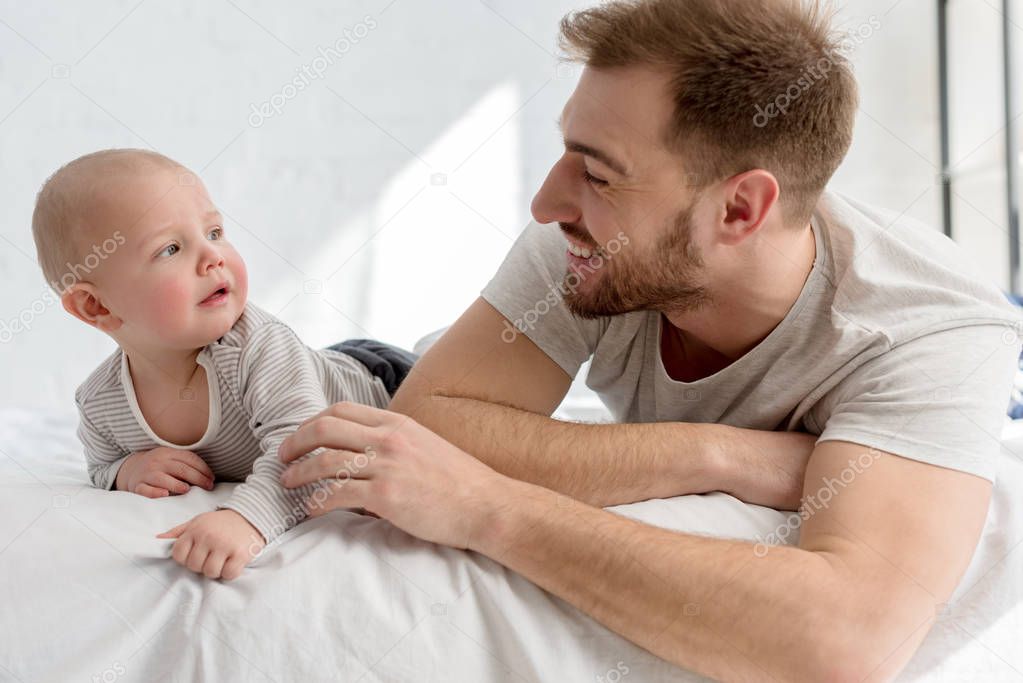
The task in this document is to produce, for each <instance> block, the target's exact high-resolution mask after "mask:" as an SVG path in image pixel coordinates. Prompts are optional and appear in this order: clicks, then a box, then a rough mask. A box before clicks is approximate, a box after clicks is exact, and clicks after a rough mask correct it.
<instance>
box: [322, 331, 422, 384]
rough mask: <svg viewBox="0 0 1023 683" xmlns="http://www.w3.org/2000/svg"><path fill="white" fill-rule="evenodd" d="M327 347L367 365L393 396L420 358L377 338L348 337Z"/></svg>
mask: <svg viewBox="0 0 1023 683" xmlns="http://www.w3.org/2000/svg"><path fill="white" fill-rule="evenodd" d="M327 348H328V349H331V350H333V351H340V352H341V353H343V354H345V355H348V356H351V357H352V358H354V359H355V360H357V361H359V362H360V363H362V364H363V365H365V366H366V368H367V369H368V370H369V371H370V372H371V373H373V375H374V376H375V377H379V378H380V381H381V382H383V383H384V387H385V388H386V389H387V393H388V394H390V395H391V396H394V392H396V391H398V387H400V386H401V383H402V382H404V381H405V377H407V376H408V373H409V370H411V369H412V365H413V364H415V362H416V360H418V358H419V356H417V355H416V354H414V353H412V352H411V351H406V350H405V349H399V348H398V347H397V346H391V345H390V344H385V343H384V342H381V341H377V340H375V339H347V340H345V341H343V342H339V343H337V344H334V345H333V346H328V347H327Z"/></svg>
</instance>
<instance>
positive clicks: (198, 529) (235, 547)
mask: <svg viewBox="0 0 1023 683" xmlns="http://www.w3.org/2000/svg"><path fill="white" fill-rule="evenodd" d="M157 538H174V539H177V540H175V541H174V550H173V552H172V557H173V558H174V561H175V562H177V563H178V564H180V565H182V566H184V567H188V568H189V569H191V570H192V571H193V572H195V573H197V574H203V575H205V576H207V577H209V578H211V579H219V578H221V577H223V578H225V579H228V580H230V579H234V578H236V577H237V576H238V575H240V574H241V573H242V570H243V569H244V568H245V565H247V564H248V563H249V562H251V561H252V560H253V559H254V558H255V557H256V555H258V554H259V553H260V551H261V550H263V547H264V546H265V545H266V541H265V540H264V539H263V536H262V535H261V534H260V533H259V531H257V530H256V527H254V526H252V525H251V524H250V523H249V521H248V520H247V519H245V518H244V517H242V516H241V515H240V514H238V513H237V512H235V511H234V510H216V511H214V512H204V513H203V514H201V515H196V516H195V517H193V518H192V519H190V520H189V521H187V522H185V523H184V524H179V525H177V526H176V527H174V528H173V529H170V530H169V531H165V532H163V533H162V534H159V535H158V536H157Z"/></svg>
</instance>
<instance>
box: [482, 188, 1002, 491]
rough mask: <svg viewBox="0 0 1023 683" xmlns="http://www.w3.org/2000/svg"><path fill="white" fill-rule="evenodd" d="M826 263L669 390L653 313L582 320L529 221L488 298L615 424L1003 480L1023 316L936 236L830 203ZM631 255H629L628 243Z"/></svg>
mask: <svg viewBox="0 0 1023 683" xmlns="http://www.w3.org/2000/svg"><path fill="white" fill-rule="evenodd" d="M811 223H812V227H813V231H814V236H815V238H816V243H817V244H816V248H817V255H816V259H815V260H814V264H813V270H812V271H811V272H810V275H809V277H808V278H807V281H806V283H805V284H804V286H803V290H802V292H801V293H800V295H799V297H798V299H797V300H796V302H795V304H794V305H793V306H792V308H791V309H790V310H789V312H788V314H787V315H786V316H785V318H784V319H783V320H782V321H781V323H779V325H778V326H777V327H776V328H775V329H774V330H773V331H772V332H771V333H770V334H769V335H768V336H767V338H765V339H764V340H763V341H761V342H760V343H759V344H758V345H757V346H756V347H754V348H753V349H752V350H751V351H750V352H748V353H747V354H746V355H744V356H742V357H741V358H739V359H738V360H736V361H735V362H733V363H732V364H731V365H729V366H728V367H726V368H724V369H723V370H720V371H719V372H717V373H715V374H713V375H710V376H708V377H705V378H703V379H700V380H698V381H694V382H679V381H676V380H673V379H671V377H670V376H669V375H668V374H667V372H666V371H665V369H664V364H663V362H662V359H661V353H660V331H661V319H662V316H661V315H660V314H659V313H658V312H656V311H635V312H633V313H627V314H624V315H618V316H611V317H604V318H599V319H596V320H584V319H581V318H578V317H576V316H574V315H572V314H571V312H570V311H569V310H568V309H567V307H566V306H565V305H564V303H563V302H562V299H561V293H562V291H563V289H562V285H561V283H562V282H563V279H564V275H565V272H566V260H565V248H566V242H565V240H564V238H563V237H562V235H561V231H560V230H559V228H558V226H557V225H538V224H535V223H534V224H531V225H529V226H528V227H527V228H526V229H525V231H523V233H522V234H521V235H520V236H519V239H518V240H517V241H516V243H515V244H514V246H513V247H512V249H511V251H510V252H509V254H508V256H507V257H506V258H505V261H504V263H503V264H502V265H501V267H500V269H499V270H498V272H497V274H496V275H495V276H494V278H493V279H492V280H491V281H490V283H489V284H487V286H486V287H485V288H484V290H483V292H482V296H483V298H484V299H485V300H486V301H487V302H489V303H490V304H491V305H492V306H494V307H495V308H496V309H497V310H498V311H500V313H501V314H502V315H504V317H505V318H507V319H508V321H509V322H510V323H511V324H513V325H514V326H515V327H516V328H518V329H519V330H520V331H522V332H523V333H525V334H526V336H528V337H529V338H530V339H531V340H532V341H533V342H534V343H535V344H536V345H537V346H539V347H540V348H541V349H542V350H543V351H544V352H545V353H546V354H547V355H548V356H550V357H551V358H552V359H553V360H554V361H555V362H556V363H557V364H558V365H559V366H561V368H563V369H564V370H565V372H567V373H568V374H569V375H570V376H572V377H575V375H576V374H577V373H578V372H579V368H580V366H581V365H582V364H583V363H584V362H585V361H586V360H588V359H591V358H592V362H591V364H590V369H589V374H588V375H587V378H586V384H587V386H589V387H590V388H591V389H593V390H594V391H595V392H596V393H597V394H598V395H599V396H600V398H601V400H602V401H603V402H604V404H605V405H606V406H607V407H608V409H609V410H610V411H611V414H612V415H613V416H614V418H615V419H616V420H617V421H619V422H665V421H677V422H702V423H720V424H727V425H732V426H735V427H746V428H750V429H760V430H788V431H805V432H808V433H811V434H815V435H819V436H820V439H819V440H818V441H829V440H834V441H850V442H853V443H858V444H862V445H864V446H867V447H870V448H876V449H879V450H882V451H886V452H890V453H894V454H896V455H900V456H903V457H906V458H911V459H913V460H919V461H922V462H928V463H932V464H935V465H940V466H942V467H948V468H951V469H955V470H961V471H964V472H970V473H972V474H975V475H978V476H981V477H983V478H985V479H988V480H991V481H994V480H995V462H996V455H997V453H998V449H999V434H1000V432H1001V429H1002V426H1003V422H1004V420H1005V419H1006V418H1005V412H1006V408H1007V406H1008V401H1009V394H1010V390H1011V384H1012V379H1013V375H1014V373H1015V369H1016V363H1017V358H1018V356H1019V352H1020V334H1019V332H1020V329H1021V318H1020V316H1019V314H1018V313H1017V311H1016V309H1015V308H1014V307H1013V306H1012V305H1011V304H1009V302H1008V301H1007V300H1006V299H1005V297H1004V296H1003V295H1002V294H1001V292H1000V291H999V290H998V288H997V287H995V286H994V285H993V284H991V283H989V282H988V281H987V280H986V278H984V277H983V276H982V275H980V274H978V273H976V272H971V270H970V269H969V268H968V267H967V266H966V258H965V255H964V254H963V252H962V251H961V250H960V249H959V247H958V246H957V245H956V244H955V243H954V242H952V240H950V239H948V238H946V237H945V236H944V235H942V234H941V233H939V232H937V231H935V230H933V229H931V228H929V227H927V226H925V225H922V224H921V223H919V222H917V221H914V220H912V219H909V218H907V217H905V216H902V215H897V214H896V213H894V212H892V211H888V210H885V209H879V208H876V207H872V206H868V205H866V204H863V203H861V202H858V201H855V200H853V199H850V198H848V197H845V196H843V195H840V194H837V193H834V192H826V193H825V194H824V196H823V197H822V198H821V201H820V202H819V203H818V205H817V209H816V211H815V212H814V216H813V219H812V221H811ZM623 248H628V247H623Z"/></svg>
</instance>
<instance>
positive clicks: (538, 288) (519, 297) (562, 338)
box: [481, 223, 606, 377]
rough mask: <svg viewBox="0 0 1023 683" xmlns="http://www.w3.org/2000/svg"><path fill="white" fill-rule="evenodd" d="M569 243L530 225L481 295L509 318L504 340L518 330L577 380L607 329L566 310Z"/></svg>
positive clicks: (550, 230)
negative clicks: (566, 255) (566, 252)
mask: <svg viewBox="0 0 1023 683" xmlns="http://www.w3.org/2000/svg"><path fill="white" fill-rule="evenodd" d="M566 246H567V243H566V242H565V240H564V238H562V236H561V233H560V231H559V230H558V228H557V227H556V226H551V225H540V224H538V223H530V224H529V225H528V226H527V227H526V229H525V230H524V231H523V232H522V234H521V235H519V238H518V239H517V240H516V241H515V244H514V245H512V248H511V251H510V252H508V255H507V256H506V257H505V259H504V262H503V263H502V264H501V267H500V268H498V270H497V273H496V274H495V275H494V277H493V278H492V279H491V280H490V282H489V283H488V284H487V286H486V287H484V288H483V291H482V292H481V296H482V297H483V299H484V300H485V301H486V302H487V303H489V304H490V305H491V306H493V307H494V308H496V309H497V311H498V312H499V313H500V314H501V315H503V316H504V317H505V318H506V319H507V322H506V327H505V332H504V333H503V334H502V339H504V338H505V336H507V339H506V341H511V339H513V338H514V335H515V332H516V330H517V331H518V332H521V333H523V334H525V335H526V336H527V337H528V338H529V339H530V340H531V341H532V342H533V343H534V344H536V345H537V346H538V347H540V349H541V350H542V351H543V352H544V353H546V354H547V355H548V356H550V358H551V359H552V360H553V361H554V362H555V363H557V364H558V365H559V366H560V367H561V369H562V370H564V371H565V372H566V373H568V375H569V376H570V377H575V376H576V374H577V373H578V372H579V368H580V366H581V365H582V364H583V363H584V362H586V360H587V359H589V357H590V356H591V355H593V350H594V349H595V348H596V346H597V342H598V341H599V339H600V335H601V331H602V329H603V328H605V327H606V325H604V324H603V323H602V321H601V320H599V319H596V320H586V319H583V318H580V317H578V316H576V315H574V314H573V313H572V312H571V311H569V310H568V307H567V306H566V305H565V301H564V297H565V294H566V293H569V292H570V291H571V290H570V289H569V286H568V283H566V281H565V275H566V272H567V263H566V260H565V250H566Z"/></svg>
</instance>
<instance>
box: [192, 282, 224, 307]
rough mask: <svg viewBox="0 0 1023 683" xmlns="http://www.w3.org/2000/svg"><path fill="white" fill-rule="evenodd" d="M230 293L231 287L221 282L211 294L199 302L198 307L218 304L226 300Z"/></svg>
mask: <svg viewBox="0 0 1023 683" xmlns="http://www.w3.org/2000/svg"><path fill="white" fill-rule="evenodd" d="M230 292H231V287H230V286H229V285H228V284H227V283H226V282H223V283H221V284H220V285H219V286H218V287H217V288H216V289H215V290H213V292H211V293H210V295H209V296H208V297H206V298H205V299H203V300H202V301H200V302H199V305H200V306H203V305H208V304H215V303H219V302H221V301H223V300H224V299H226V298H227V295H228V294H230Z"/></svg>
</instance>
